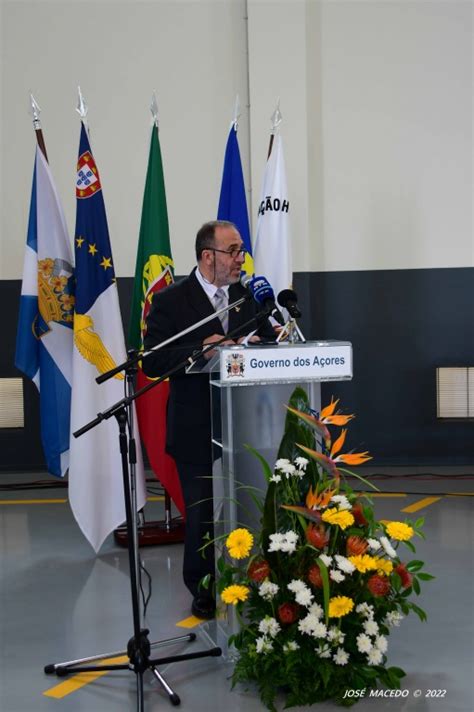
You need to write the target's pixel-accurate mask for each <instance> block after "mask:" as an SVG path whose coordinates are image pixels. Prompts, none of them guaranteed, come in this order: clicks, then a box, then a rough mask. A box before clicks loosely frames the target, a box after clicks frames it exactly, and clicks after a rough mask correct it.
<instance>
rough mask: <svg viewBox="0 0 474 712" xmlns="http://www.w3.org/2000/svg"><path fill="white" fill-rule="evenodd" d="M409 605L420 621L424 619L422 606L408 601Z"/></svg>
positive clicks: (424, 614)
mask: <svg viewBox="0 0 474 712" xmlns="http://www.w3.org/2000/svg"><path fill="white" fill-rule="evenodd" d="M409 606H410V608H411V609H412V611H413V613H416V615H417V616H418V618H419V619H420V621H423V622H424V621H426V613H425V612H424V610H423V609H422V608H420V607H419V606H417V605H416V604H415V603H410V604H409Z"/></svg>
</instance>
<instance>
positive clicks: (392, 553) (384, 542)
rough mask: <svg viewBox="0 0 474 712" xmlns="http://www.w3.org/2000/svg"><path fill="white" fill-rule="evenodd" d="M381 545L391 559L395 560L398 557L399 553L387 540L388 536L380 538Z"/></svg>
mask: <svg viewBox="0 0 474 712" xmlns="http://www.w3.org/2000/svg"><path fill="white" fill-rule="evenodd" d="M380 543H381V544H382V546H383V548H384V551H385V553H386V554H387V556H390V558H391V559H394V558H395V557H396V555H397V552H396V551H395V549H394V548H393V546H392V545H391V544H390V541H389V539H387V537H386V536H381V537H380Z"/></svg>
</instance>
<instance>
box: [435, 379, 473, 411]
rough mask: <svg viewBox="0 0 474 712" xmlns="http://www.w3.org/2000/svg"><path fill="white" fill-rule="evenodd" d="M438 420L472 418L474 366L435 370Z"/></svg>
mask: <svg viewBox="0 0 474 712" xmlns="http://www.w3.org/2000/svg"><path fill="white" fill-rule="evenodd" d="M436 401H437V411H438V412H437V416H438V418H456V419H466V418H474V366H443V367H440V368H437V369H436Z"/></svg>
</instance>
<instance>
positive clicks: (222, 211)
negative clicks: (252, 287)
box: [217, 121, 254, 274]
mask: <svg viewBox="0 0 474 712" xmlns="http://www.w3.org/2000/svg"><path fill="white" fill-rule="evenodd" d="M217 219H218V220H229V221H230V222H233V223H234V225H236V227H237V229H238V231H239V232H240V236H241V238H242V240H243V243H244V247H245V249H246V250H247V255H246V256H245V262H244V264H243V265H242V269H243V270H244V271H245V272H247V274H253V272H254V267H253V259H252V243H251V241H250V225H249V214H248V210H247V198H246V196H245V184H244V174H243V172H242V163H241V160H240V151H239V142H238V141H237V123H236V122H235V121H234V122H233V123H232V126H231V127H230V131H229V137H228V139H227V145H226V148H225V156H224V170H223V171H222V184H221V195H220V198H219V208H218V210H217Z"/></svg>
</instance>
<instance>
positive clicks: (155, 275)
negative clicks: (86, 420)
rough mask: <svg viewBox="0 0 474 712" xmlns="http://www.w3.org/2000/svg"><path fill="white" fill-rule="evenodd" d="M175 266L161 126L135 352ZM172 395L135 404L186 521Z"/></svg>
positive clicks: (153, 460)
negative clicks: (169, 418)
mask: <svg viewBox="0 0 474 712" xmlns="http://www.w3.org/2000/svg"><path fill="white" fill-rule="evenodd" d="M173 267H174V265H173V260H172V257H171V246H170V235H169V227H168V211H167V208H166V194H165V182H164V177H163V165H162V161H161V149H160V140H159V137H158V127H156V126H153V128H152V133H151V141H150V153H149V156H148V168H147V174H146V182H145V192H144V195H143V206H142V218H141V223H140V236H139V239H138V250H137V262H136V267H135V282H134V289H133V298H132V312H131V318H130V330H129V343H130V345H131V346H132V347H133V348H135V349H140V348H141V347H142V346H143V336H144V329H145V322H146V317H147V315H148V312H149V310H150V307H151V301H152V299H153V295H154V294H155V292H158V291H159V290H160V289H163V288H164V287H166V286H168V284H171V283H172V282H173V274H174V271H173ZM152 380H153V379H150V378H148V377H147V376H146V375H145V374H144V373H143V371H142V369H141V364H139V367H138V373H137V386H138V388H142V387H143V386H146V385H147V384H148V383H150V381H152ZM168 393H169V382H168V381H164V382H163V383H159V384H158V385H157V386H155V387H154V388H152V389H150V390H149V391H148V392H147V393H145V394H144V395H142V396H140V398H138V400H137V401H136V403H137V415H138V423H139V428H140V435H141V438H142V441H143V444H144V446H145V448H146V451H147V454H148V459H149V461H150V465H151V468H152V470H153V472H154V473H155V475H156V476H157V477H158V479H159V480H160V482H161V484H162V485H163V487H164V488H165V490H166V491H167V492H168V494H169V495H170V497H171V499H172V500H173V502H174V503H175V505H176V506H177V508H178V509H179V511H180V512H181V514H182V515H183V516H184V512H185V507H184V500H183V494H182V491H181V484H180V481H179V476H178V471H177V469H176V465H175V462H174V460H173V458H172V457H170V455H168V454H167V453H166V452H165V443H166V406H167V403H168Z"/></svg>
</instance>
